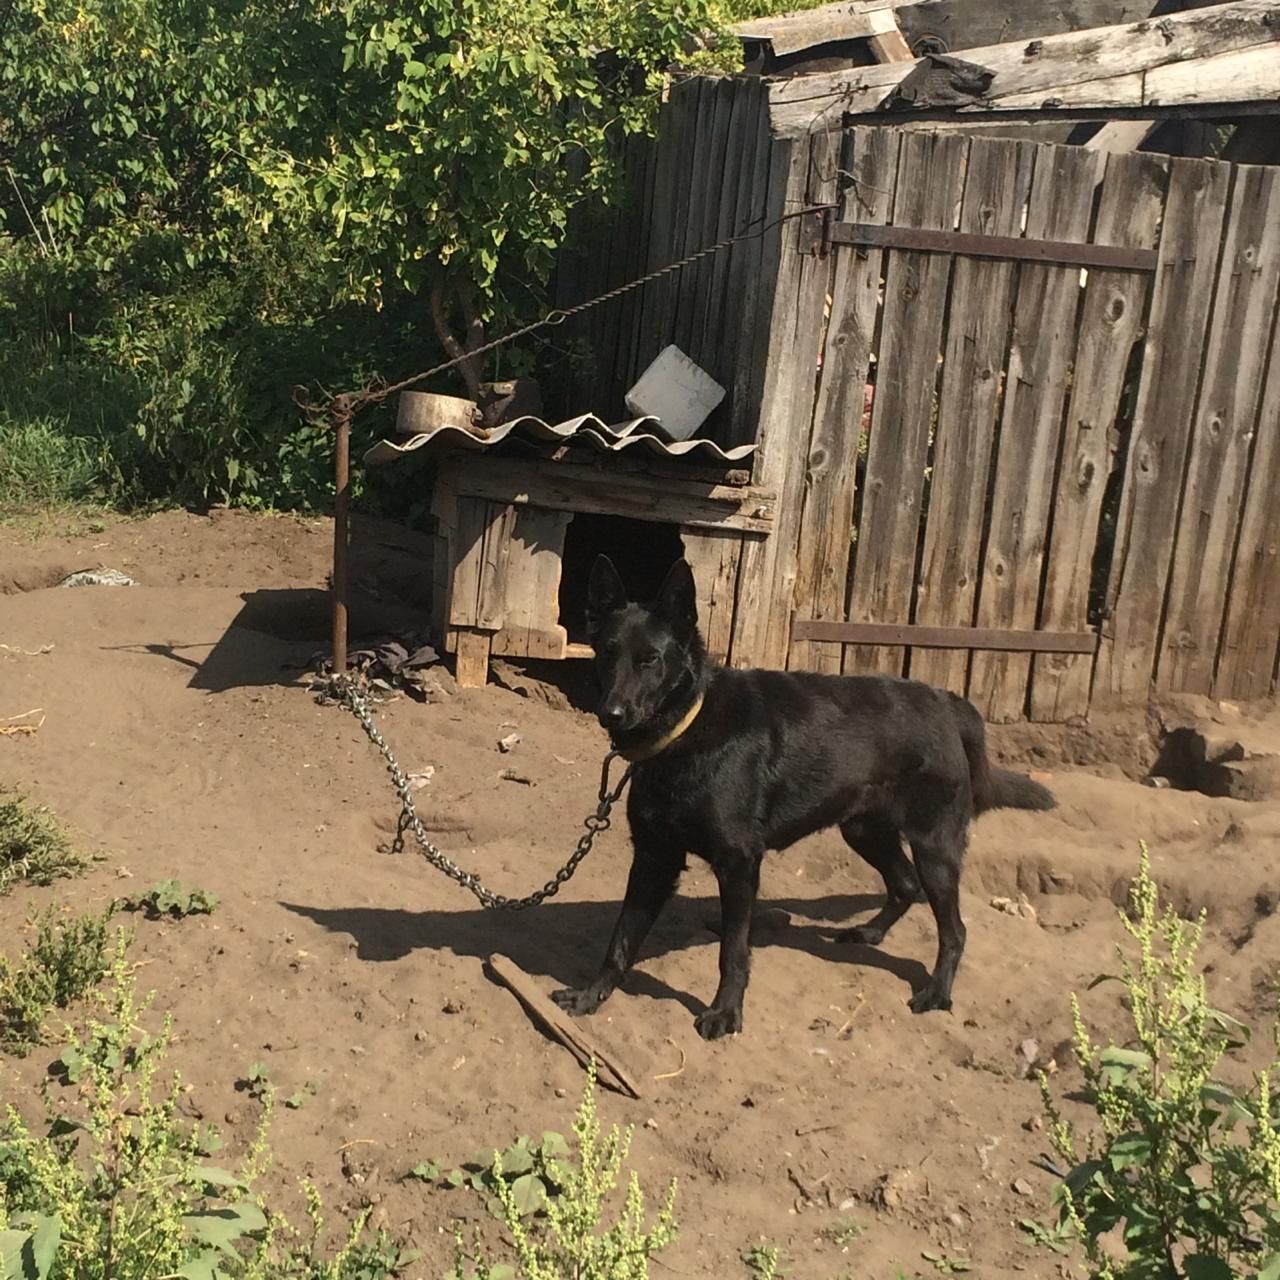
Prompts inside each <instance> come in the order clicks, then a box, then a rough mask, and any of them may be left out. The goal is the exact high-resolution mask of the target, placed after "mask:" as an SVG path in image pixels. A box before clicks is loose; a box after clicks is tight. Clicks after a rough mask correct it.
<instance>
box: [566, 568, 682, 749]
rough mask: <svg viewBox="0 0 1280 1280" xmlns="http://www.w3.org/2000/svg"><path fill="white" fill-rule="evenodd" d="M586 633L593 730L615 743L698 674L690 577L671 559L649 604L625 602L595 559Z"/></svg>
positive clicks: (611, 574)
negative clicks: (592, 674) (596, 697)
mask: <svg viewBox="0 0 1280 1280" xmlns="http://www.w3.org/2000/svg"><path fill="white" fill-rule="evenodd" d="M587 631H588V635H589V638H590V640H591V645H592V647H593V648H594V649H595V652H596V674H597V676H598V677H599V680H600V695H601V696H600V706H599V708H598V710H597V712H596V715H597V718H598V719H599V721H600V723H601V725H602V726H603V727H604V728H605V729H607V730H608V731H609V733H610V734H611V735H612V736H613V737H614V738H615V739H616V738H618V737H620V736H625V735H627V734H628V733H633V732H635V731H636V730H640V729H643V728H644V727H645V726H646V725H648V724H650V723H651V722H652V721H653V720H655V719H656V718H657V717H658V716H660V715H661V714H662V713H663V712H664V711H665V710H667V709H668V708H669V704H670V703H671V702H672V700H673V699H675V698H676V697H678V696H679V695H680V694H681V693H682V692H687V691H688V690H690V689H692V688H694V687H696V685H697V683H698V681H699V679H700V677H701V672H702V658H703V650H702V638H701V636H700V635H699V634H698V601H697V593H696V591H695V589H694V583H693V572H692V570H691V569H690V568H689V565H688V563H687V562H686V561H684V560H677V561H676V563H675V564H674V565H672V566H671V569H670V571H669V572H668V573H667V576H666V580H665V581H664V582H663V584H662V589H661V591H659V592H658V599H657V600H656V601H655V602H654V603H653V604H651V605H644V604H636V603H634V602H632V601H631V600H629V599H628V598H627V591H626V588H625V587H624V586H623V585H622V579H621V578H619V577H618V571H617V570H616V569H615V568H614V567H613V562H612V561H611V560H610V559H609V557H608V556H603V555H601V556H597V557H596V562H595V564H594V565H592V567H591V583H590V587H589V589H588V592H587Z"/></svg>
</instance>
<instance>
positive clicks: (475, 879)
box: [333, 677, 631, 911]
mask: <svg viewBox="0 0 1280 1280" xmlns="http://www.w3.org/2000/svg"><path fill="white" fill-rule="evenodd" d="M333 683H334V688H333V694H334V696H335V697H336V698H337V699H338V700H339V701H340V702H342V703H343V705H344V706H346V707H348V708H349V709H350V711H351V713H352V715H354V716H355V718H356V719H357V720H358V721H359V722H360V727H361V728H362V729H363V730H364V731H365V733H366V735H367V736H368V738H369V741H370V742H372V743H373V745H374V746H375V747H377V748H378V751H379V752H380V753H381V755H382V758H383V760H384V761H385V762H386V766H387V772H388V773H389V774H390V775H391V785H392V786H393V787H394V788H395V792H396V795H397V796H399V798H400V818H399V820H398V821H397V823H396V836H395V840H394V841H393V842H392V846H391V848H392V852H394V853H400V852H402V851H403V849H404V833H405V831H406V830H409V831H412V832H413V835H414V838H415V839H416V840H417V842H418V844H419V846H420V847H421V849H422V856H423V857H424V858H426V860H427V861H428V862H429V863H430V864H431V865H432V866H433V867H435V868H436V870H437V871H443V872H444V874H445V875H447V876H448V877H449V879H450V880H453V881H455V882H456V883H458V884H460V885H461V886H462V887H463V888H464V889H469V890H470V891H471V892H472V893H473V894H474V895H475V896H476V897H477V898H478V899H479V900H480V903H481V905H482V906H484V907H486V908H488V909H489V910H499V911H523V910H525V908H526V907H536V906H537V905H538V904H539V903H542V902H545V901H546V900H547V899H548V898H551V897H554V896H555V895H556V894H557V893H559V892H560V890H561V888H562V887H563V886H564V885H566V884H567V883H568V882H569V880H570V878H571V877H572V876H573V874H574V872H575V871H577V869H578V867H579V865H580V864H581V862H582V860H583V858H585V857H586V856H587V854H589V853H590V852H591V846H592V845H593V844H594V843H595V838H596V836H598V835H600V833H601V832H603V831H607V830H608V829H609V826H610V818H609V814H610V812H611V811H612V809H613V806H614V805H615V804H617V803H618V800H619V799H620V798H621V796H622V792H623V790H624V789H625V787H626V785H627V783H628V782H629V781H630V779H631V768H630V766H628V767H627V768H626V769H624V770H623V773H622V777H621V778H620V779H619V780H618V784H617V786H615V787H613V788H610V786H609V770H610V767H611V766H612V764H613V762H614V759H615V758H616V757H617V754H618V753H617V752H616V751H610V752H609V754H608V755H607V756H605V758H604V764H603V766H602V767H601V770H600V791H599V799H598V803H597V804H596V811H595V813H592V814H588V815H587V817H586V819H585V820H584V822H583V826H585V827H586V831H584V832H583V833H582V835H581V836H580V837H579V838H578V843H577V845H575V846H574V850H573V853H572V854H571V855H570V858H569V861H568V862H566V863H565V864H564V866H563V867H561V868H560V870H559V871H557V872H556V873H555V875H554V876H552V877H551V879H550V880H548V881H547V883H546V884H544V885H543V886H542V888H541V889H538V890H537V891H536V892H534V893H531V894H529V896H528V897H526V898H508V897H506V896H504V895H503V894H501V893H494V891H493V890H492V889H488V888H486V887H485V885H484V884H483V883H482V882H481V880H480V878H479V876H476V875H474V874H473V873H472V872H470V871H464V870H463V869H462V868H461V867H460V866H458V864H457V863H456V862H454V861H452V859H450V858H449V857H448V856H447V855H446V854H445V853H444V852H442V851H441V850H440V849H439V848H437V847H436V846H435V845H434V844H433V843H432V842H431V838H430V837H429V836H428V835H427V829H426V828H425V827H424V826H423V825H422V819H421V818H419V817H418V812H417V810H416V809H415V808H414V805H413V796H412V794H411V792H410V789H409V779H408V777H407V776H406V775H405V772H404V770H403V769H402V768H401V767H400V763H399V761H398V760H397V759H396V758H395V754H394V753H393V752H392V750H391V748H390V747H389V746H388V745H387V740H386V739H385V738H384V737H383V736H382V734H381V732H380V731H379V730H378V727H377V725H375V724H374V723H373V713H372V712H371V711H370V709H369V700H368V698H366V697H365V695H364V694H363V693H362V692H361V691H360V689H359V688H358V687H357V685H356V683H355V681H354V680H351V679H350V678H343V677H338V678H336V679H335V680H334V682H333Z"/></svg>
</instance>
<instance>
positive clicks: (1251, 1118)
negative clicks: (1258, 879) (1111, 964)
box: [1041, 845, 1280, 1280]
mask: <svg viewBox="0 0 1280 1280" xmlns="http://www.w3.org/2000/svg"><path fill="white" fill-rule="evenodd" d="M1121 920H1122V923H1123V925H1124V928H1125V930H1126V931H1127V932H1128V934H1129V936H1130V937H1131V938H1132V939H1133V941H1134V942H1135V943H1136V944H1137V955H1136V957H1132V956H1130V955H1128V954H1125V953H1124V952H1122V953H1121V971H1120V973H1119V974H1118V975H1116V976H1114V977H1111V976H1104V977H1102V978H1098V979H1096V980H1095V982H1094V983H1093V984H1092V985H1093V986H1097V985H1098V984H1099V983H1101V982H1107V981H1115V982H1119V983H1120V984H1122V985H1123V987H1124V990H1125V993H1126V997H1127V999H1126V1002H1125V1003H1126V1007H1127V1009H1128V1013H1129V1017H1130V1018H1131V1020H1132V1035H1131V1037H1130V1038H1129V1039H1128V1041H1127V1042H1126V1043H1125V1044H1123V1045H1114V1044H1113V1045H1107V1046H1106V1047H1102V1048H1099V1047H1097V1046H1096V1045H1095V1044H1094V1043H1093V1041H1092V1039H1091V1037H1090V1035H1089V1032H1088V1029H1087V1027H1086V1025H1085V1021H1084V1015H1083V1014H1082V1012H1081V1009H1080V1003H1079V1001H1078V1000H1077V999H1076V998H1075V997H1073V998H1072V1003H1071V1008H1072V1017H1073V1020H1074V1024H1075V1057H1076V1061H1077V1063H1078V1064H1079V1066H1080V1069H1081V1071H1082V1073H1083V1075H1084V1081H1085V1088H1086V1091H1087V1095H1088V1097H1089V1098H1090V1099H1091V1101H1092V1105H1093V1108H1094V1111H1095V1113H1096V1117H1097V1121H1096V1125H1095V1126H1092V1127H1091V1128H1090V1129H1089V1130H1088V1131H1087V1132H1086V1133H1083V1134H1081V1133H1079V1132H1077V1130H1076V1128H1075V1127H1074V1126H1073V1125H1071V1124H1070V1123H1068V1122H1067V1121H1066V1120H1064V1119H1063V1117H1062V1115H1061V1112H1060V1110H1059V1108H1058V1106H1057V1104H1056V1103H1055V1101H1054V1098H1053V1096H1052V1094H1051V1092H1050V1090H1049V1084H1048V1081H1047V1079H1045V1078H1043V1077H1042V1079H1041V1088H1042V1090H1043V1093H1044V1100H1045V1107H1046V1110H1047V1112H1048V1115H1049V1120H1050V1135H1051V1137H1052V1141H1053V1145H1054V1147H1055V1149H1056V1150H1057V1152H1058V1153H1059V1155H1060V1156H1061V1157H1062V1158H1063V1159H1064V1160H1065V1161H1066V1162H1068V1164H1069V1166H1071V1168H1070V1172H1069V1173H1068V1175H1067V1177H1066V1179H1065V1180H1064V1182H1063V1183H1062V1185H1061V1187H1060V1188H1059V1189H1058V1193H1057V1199H1058V1201H1059V1204H1060V1209H1061V1219H1060V1221H1061V1225H1062V1226H1063V1227H1064V1228H1068V1227H1069V1228H1071V1229H1073V1231H1074V1234H1075V1236H1076V1237H1077V1239H1078V1241H1079V1243H1080V1247H1081V1248H1082V1250H1083V1252H1084V1255H1085V1258H1086V1259H1087V1261H1088V1264H1089V1268H1090V1273H1091V1274H1092V1275H1093V1276H1096V1277H1097V1278H1098V1280H1157V1278H1158V1280H1164V1278H1165V1277H1168V1278H1169V1280H1175V1278H1177V1277H1186V1278H1187V1280H1232V1278H1233V1277H1251V1278H1254V1280H1276V1278H1277V1277H1280V1106H1277V1102H1276V1099H1275V1096H1274V1093H1273V1087H1272V1081H1273V1079H1274V1078H1275V1073H1276V1069H1277V1068H1276V1062H1275V1060H1274V1059H1273V1064H1272V1066H1271V1067H1269V1068H1268V1069H1266V1070H1264V1071H1261V1072H1259V1073H1258V1074H1257V1075H1256V1076H1255V1077H1254V1079H1253V1082H1252V1084H1251V1085H1250V1086H1249V1087H1248V1088H1246V1089H1243V1090H1239V1089H1233V1088H1231V1087H1230V1086H1228V1085H1227V1084H1224V1083H1223V1082H1222V1081H1220V1080H1219V1079H1218V1078H1217V1077H1216V1072H1217V1069H1218V1067H1219V1065H1220V1063H1221V1060H1222V1058H1223V1056H1224V1055H1225V1054H1226V1053H1228V1052H1229V1051H1231V1050H1233V1049H1235V1048H1238V1047H1240V1046H1241V1045H1242V1044H1243V1043H1244V1041H1245V1040H1246V1039H1247V1037H1248V1034H1249V1032H1248V1028H1246V1027H1244V1026H1243V1025H1242V1024H1241V1023H1239V1022H1237V1021H1236V1020H1235V1019H1234V1018H1230V1017H1228V1016H1227V1015H1226V1014H1224V1013H1221V1012H1219V1011H1218V1010H1216V1009H1214V1008H1213V1007H1212V1006H1211V1005H1210V1004H1209V1002H1208V999H1207V996H1206V990H1205V981H1204V976H1203V974H1202V973H1200V972H1199V970H1198V967H1197V952H1198V949H1199V945H1200V939H1201V934H1202V931H1203V928H1204V917H1203V915H1202V916H1201V917H1200V918H1199V919H1198V920H1196V921H1194V922H1188V921H1186V920H1183V919H1181V918H1180V917H1179V916H1178V915H1177V914H1176V912H1174V911H1173V909H1172V908H1166V909H1165V910H1164V911H1163V912H1162V911H1161V910H1160V903H1159V894H1158V891H1157V887H1156V884H1155V882H1154V881H1153V880H1152V878H1151V874H1150V862H1149V858H1148V854H1147V849H1146V846H1145V845H1144V846H1143V847H1142V853H1141V861H1140V866H1139V870H1138V875H1137V878H1136V879H1135V880H1134V882H1133V887H1132V890H1131V893H1130V901H1129V911H1128V913H1127V914H1124V915H1122V917H1121ZM1272 1036H1273V1041H1274V1042H1275V1045H1276V1054H1278V1055H1280V1022H1277V1023H1276V1024H1274V1025H1273V1028H1272ZM1113 1231H1116V1232H1117V1234H1118V1239H1117V1240H1116V1242H1115V1247H1114V1249H1107V1248H1104V1246H1103V1244H1102V1243H1101V1238H1102V1237H1103V1236H1107V1235H1109V1234H1110V1233H1112V1232H1113Z"/></svg>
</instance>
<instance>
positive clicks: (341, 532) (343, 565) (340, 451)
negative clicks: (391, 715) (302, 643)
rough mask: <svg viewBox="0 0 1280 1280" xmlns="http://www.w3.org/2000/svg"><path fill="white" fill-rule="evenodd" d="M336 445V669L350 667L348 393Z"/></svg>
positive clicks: (337, 409) (339, 406)
mask: <svg viewBox="0 0 1280 1280" xmlns="http://www.w3.org/2000/svg"><path fill="white" fill-rule="evenodd" d="M334 426H335V428H336V433H335V439H334V446H333V473H334V493H333V576H332V582H333V671H334V674H335V675H339V676H341V675H345V674H346V670H347V572H348V569H347V564H348V555H347V553H348V551H349V549H350V532H349V528H348V525H349V521H350V507H351V405H350V403H349V401H348V400H347V397H346V396H339V397H338V399H337V401H336V402H335V404H334Z"/></svg>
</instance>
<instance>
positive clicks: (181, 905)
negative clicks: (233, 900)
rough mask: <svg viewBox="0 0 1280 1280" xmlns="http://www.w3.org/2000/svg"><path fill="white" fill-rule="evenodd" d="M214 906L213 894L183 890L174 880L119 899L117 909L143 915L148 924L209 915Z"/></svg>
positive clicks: (200, 890) (215, 904)
mask: <svg viewBox="0 0 1280 1280" xmlns="http://www.w3.org/2000/svg"><path fill="white" fill-rule="evenodd" d="M218 902H219V899H218V895H217V894H216V893H207V892H205V890H204V889H187V888H184V887H183V885H182V884H181V882H180V881H177V880H160V881H158V882H157V883H156V884H153V885H152V886H151V888H149V889H146V890H144V891H143V892H142V893H135V894H133V895H131V896H130V897H127V898H124V899H122V900H121V903H120V905H121V906H122V907H123V908H124V909H125V910H126V911H141V912H143V913H144V914H145V915H146V916H147V918H148V919H149V920H160V919H162V918H164V917H166V916H167V917H171V918H173V919H175V920H181V919H183V918H184V917H185V916H195V915H209V914H211V913H212V911H213V910H214V908H215V907H216V906H217V905H218Z"/></svg>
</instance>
